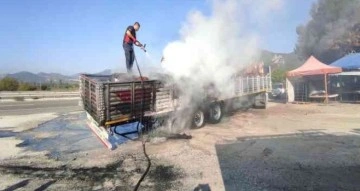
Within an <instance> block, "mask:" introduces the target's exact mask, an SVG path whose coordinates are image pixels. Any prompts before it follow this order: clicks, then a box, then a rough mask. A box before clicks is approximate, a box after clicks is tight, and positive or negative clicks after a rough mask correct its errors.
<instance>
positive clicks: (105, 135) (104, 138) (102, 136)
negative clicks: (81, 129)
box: [86, 113, 115, 150]
mask: <svg viewBox="0 0 360 191" xmlns="http://www.w3.org/2000/svg"><path fill="white" fill-rule="evenodd" d="M86 115H87V118H88V119H89V120H88V121H87V125H88V127H89V128H90V129H91V130H92V132H93V133H94V134H95V135H96V137H97V138H98V139H99V140H100V141H101V142H102V143H103V144H104V145H105V147H107V148H108V149H110V150H113V149H115V145H113V144H112V143H111V142H110V136H111V135H110V134H109V132H108V131H107V130H106V129H105V127H103V126H98V125H97V123H96V122H95V121H94V119H93V118H92V117H91V116H90V115H89V114H88V113H86Z"/></svg>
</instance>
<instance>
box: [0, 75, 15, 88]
mask: <svg viewBox="0 0 360 191" xmlns="http://www.w3.org/2000/svg"><path fill="white" fill-rule="evenodd" d="M18 88H19V82H18V81H17V80H16V79H14V78H10V77H5V78H3V79H2V80H0V91H16V90H17V89H18Z"/></svg>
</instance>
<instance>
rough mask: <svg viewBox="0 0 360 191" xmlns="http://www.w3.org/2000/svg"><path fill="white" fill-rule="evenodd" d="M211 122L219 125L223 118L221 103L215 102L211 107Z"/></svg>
mask: <svg viewBox="0 0 360 191" xmlns="http://www.w3.org/2000/svg"><path fill="white" fill-rule="evenodd" d="M208 115H209V122H210V123H214V124H215V123H219V122H220V121H221V119H222V117H223V110H222V108H221V105H220V103H218V102H215V103H213V104H211V105H210V107H209V113H208Z"/></svg>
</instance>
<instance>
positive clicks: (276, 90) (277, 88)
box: [271, 83, 285, 99]
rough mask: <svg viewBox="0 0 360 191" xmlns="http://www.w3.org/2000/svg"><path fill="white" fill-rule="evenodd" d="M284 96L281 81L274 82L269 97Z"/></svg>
mask: <svg viewBox="0 0 360 191" xmlns="http://www.w3.org/2000/svg"><path fill="white" fill-rule="evenodd" d="M284 96H285V86H284V84H283V83H274V84H273V87H272V91H271V98H273V99H282V98H283V97H284Z"/></svg>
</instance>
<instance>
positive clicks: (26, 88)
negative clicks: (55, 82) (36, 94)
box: [18, 83, 36, 91]
mask: <svg viewBox="0 0 360 191" xmlns="http://www.w3.org/2000/svg"><path fill="white" fill-rule="evenodd" d="M18 90H19V91H34V90H36V86H34V85H31V84H29V83H20V85H19V88H18Z"/></svg>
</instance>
